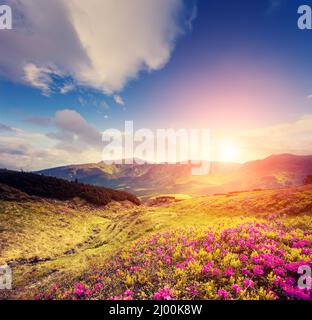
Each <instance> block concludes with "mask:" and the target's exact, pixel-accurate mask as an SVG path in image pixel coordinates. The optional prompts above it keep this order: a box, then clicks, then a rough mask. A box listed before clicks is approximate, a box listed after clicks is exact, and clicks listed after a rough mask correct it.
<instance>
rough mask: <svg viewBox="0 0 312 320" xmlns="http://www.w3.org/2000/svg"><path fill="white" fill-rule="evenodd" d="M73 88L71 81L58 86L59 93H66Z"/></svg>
mask: <svg viewBox="0 0 312 320" xmlns="http://www.w3.org/2000/svg"><path fill="white" fill-rule="evenodd" d="M74 89H75V86H74V85H73V84H72V83H65V84H64V85H63V86H62V87H61V88H60V93H61V94H66V93H68V92H70V91H73V90H74Z"/></svg>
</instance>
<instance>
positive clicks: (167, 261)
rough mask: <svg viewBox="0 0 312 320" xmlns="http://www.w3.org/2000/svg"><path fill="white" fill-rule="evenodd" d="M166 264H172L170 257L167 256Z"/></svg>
mask: <svg viewBox="0 0 312 320" xmlns="http://www.w3.org/2000/svg"><path fill="white" fill-rule="evenodd" d="M165 263H166V264H168V265H169V264H171V258H170V257H169V256H165Z"/></svg>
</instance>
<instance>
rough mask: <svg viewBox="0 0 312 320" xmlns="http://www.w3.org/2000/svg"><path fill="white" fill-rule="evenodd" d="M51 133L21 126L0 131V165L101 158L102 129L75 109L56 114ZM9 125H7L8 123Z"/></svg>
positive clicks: (37, 165) (47, 164)
mask: <svg viewBox="0 0 312 320" xmlns="http://www.w3.org/2000/svg"><path fill="white" fill-rule="evenodd" d="M52 122H53V124H54V126H55V128H56V130H55V131H54V132H53V133H50V134H41V133H34V132H30V131H25V130H21V129H14V132H13V131H10V130H7V129H6V127H8V126H5V129H6V130H5V131H7V134H6V132H5V131H4V130H3V132H2V133H1V135H0V159H1V161H0V166H1V167H7V168H13V169H20V168H24V169H25V170H38V169H44V168H48V167H54V166H60V165H65V164H70V163H75V164H77V163H84V162H98V161H101V153H102V148H103V147H102V143H101V133H100V131H98V130H97V129H96V128H95V127H94V126H92V125H91V124H89V123H87V121H86V120H85V119H84V118H83V117H82V116H81V115H80V114H79V113H77V112H76V111H73V110H62V111H58V112H57V113H56V114H55V117H54V119H53V121H52ZM8 128H9V127H8Z"/></svg>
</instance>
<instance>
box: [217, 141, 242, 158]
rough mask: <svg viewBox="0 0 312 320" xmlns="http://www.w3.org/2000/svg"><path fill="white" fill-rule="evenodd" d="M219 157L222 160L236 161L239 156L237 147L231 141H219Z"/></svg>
mask: <svg viewBox="0 0 312 320" xmlns="http://www.w3.org/2000/svg"><path fill="white" fill-rule="evenodd" d="M218 149H219V152H218V153H219V159H220V161H222V162H237V161H239V158H240V150H239V147H238V146H237V145H236V144H235V143H233V142H231V141H222V142H220V143H219V147H218Z"/></svg>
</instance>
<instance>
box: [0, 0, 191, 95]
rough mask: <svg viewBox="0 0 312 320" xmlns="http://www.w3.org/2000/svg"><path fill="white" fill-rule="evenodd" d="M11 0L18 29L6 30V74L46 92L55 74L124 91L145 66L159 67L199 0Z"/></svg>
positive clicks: (2, 36) (1, 60)
mask: <svg viewBox="0 0 312 320" xmlns="http://www.w3.org/2000/svg"><path fill="white" fill-rule="evenodd" d="M187 2H188V1H187ZM8 3H9V4H10V5H11V6H12V7H13V12H14V17H15V20H14V30H12V31H11V32H3V33H0V42H1V51H0V74H2V75H3V76H6V77H8V78H9V79H11V80H14V81H16V80H18V81H24V82H25V83H28V84H30V85H32V86H34V87H36V88H38V89H40V90H41V91H42V92H43V93H44V94H46V95H48V94H49V93H50V91H51V86H52V83H53V76H54V75H58V76H67V77H71V78H72V79H73V80H74V82H75V83H76V84H79V85H85V86H90V87H92V88H95V89H98V90H101V91H103V92H105V93H107V94H112V93H114V92H118V91H120V90H122V88H123V87H124V86H125V84H126V83H127V82H128V81H129V80H131V79H133V78H136V77H137V76H138V74H139V72H140V71H142V70H147V71H154V70H159V69H161V68H162V67H163V66H164V65H165V64H166V63H167V62H168V61H169V59H170V56H171V53H172V50H173V48H174V43H175V40H176V38H177V37H178V36H179V35H181V34H182V33H183V31H184V30H185V28H190V27H191V26H190V24H191V23H192V21H193V19H194V17H195V16H194V12H195V11H194V6H190V5H189V2H188V6H187V8H189V9H190V8H191V10H187V9H186V5H185V2H184V0H131V1H124V0H105V1H102V0H90V1H81V0H53V1H49V0H27V1H22V0H8ZM186 11H187V12H186ZM188 11H190V12H188ZM71 89H72V88H71V87H68V86H67V87H63V86H62V87H61V88H58V91H59V92H61V93H66V92H68V90H71Z"/></svg>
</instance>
